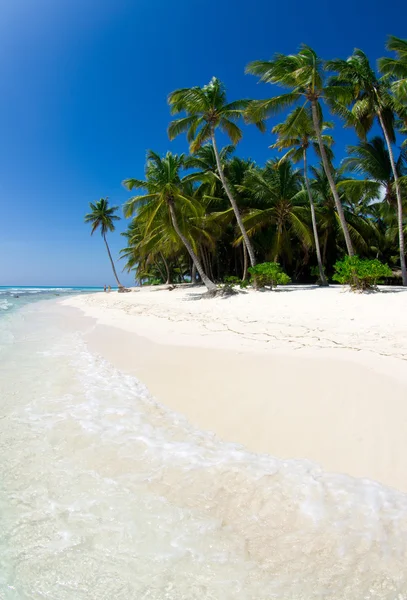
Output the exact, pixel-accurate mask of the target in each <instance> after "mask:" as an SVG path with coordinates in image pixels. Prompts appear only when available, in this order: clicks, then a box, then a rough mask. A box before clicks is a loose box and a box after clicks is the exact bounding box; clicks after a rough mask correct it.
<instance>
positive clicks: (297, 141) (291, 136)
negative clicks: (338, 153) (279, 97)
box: [271, 107, 333, 286]
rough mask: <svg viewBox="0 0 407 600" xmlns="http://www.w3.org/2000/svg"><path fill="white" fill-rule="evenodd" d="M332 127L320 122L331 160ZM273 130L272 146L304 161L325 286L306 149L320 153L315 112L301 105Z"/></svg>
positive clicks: (323, 279)
mask: <svg viewBox="0 0 407 600" xmlns="http://www.w3.org/2000/svg"><path fill="white" fill-rule="evenodd" d="M331 126H332V125H331V124H330V123H322V125H321V137H322V142H323V144H324V146H325V151H326V153H327V155H328V156H329V158H330V159H331V151H330V148H329V147H330V146H331V145H332V143H333V139H332V137H331V136H330V135H327V134H324V131H325V130H326V129H328V128H330V127H331ZM272 131H273V133H276V134H277V135H278V139H277V142H276V143H275V144H273V145H272V146H271V147H272V148H277V150H280V151H281V150H287V149H288V151H287V152H286V153H285V155H284V156H283V158H282V159H281V160H287V159H288V158H290V159H291V160H292V161H293V162H298V161H300V160H302V161H303V163H304V180H305V187H306V189H307V194H308V200H309V204H310V209H311V220H312V229H313V233H314V241H315V251H316V255H317V262H318V270H319V280H320V284H321V285H322V286H327V285H328V281H327V279H326V277H325V272H324V267H323V264H322V258H321V249H320V245H319V237H318V227H317V219H316V216H315V206H314V201H313V199H312V191H311V187H310V182H309V177H308V161H307V152H308V149H309V147H310V146H311V147H312V148H313V150H314V152H315V153H316V154H317V155H319V154H320V153H319V144H318V139H317V137H316V135H315V129H314V126H313V123H312V115H311V114H310V112H309V111H305V110H302V108H300V107H297V108H295V109H294V111H293V112H292V113H291V114H289V115H288V117H287V119H286V121H285V122H284V123H280V124H279V125H276V126H275V127H273V129H272Z"/></svg>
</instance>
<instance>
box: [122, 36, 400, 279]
mask: <svg viewBox="0 0 407 600" xmlns="http://www.w3.org/2000/svg"><path fill="white" fill-rule="evenodd" d="M387 48H388V50H389V51H390V52H391V53H392V56H387V57H386V58H383V59H380V60H379V61H378V66H379V69H376V67H375V65H372V64H371V63H370V62H369V60H368V58H367V56H366V55H365V54H364V53H363V51H362V50H355V51H354V53H353V54H352V55H351V56H350V57H348V58H333V59H331V60H328V61H325V60H324V59H323V58H321V57H319V56H318V55H317V54H316V52H315V51H314V50H313V49H312V48H311V47H309V46H306V45H303V46H301V47H300V49H299V50H298V51H297V52H296V53H293V54H289V55H284V54H274V56H272V58H271V59H269V60H267V59H266V60H265V59H262V60H257V61H252V62H251V63H249V64H248V65H247V67H246V72H247V73H249V74H251V75H254V76H256V77H257V78H258V81H259V83H260V84H263V85H264V90H265V92H266V93H265V99H264V100H251V99H248V98H244V99H239V98H238V99H230V100H229V99H228V98H227V91H226V87H225V85H224V83H223V82H221V81H220V80H219V79H217V78H216V77H214V78H212V79H211V81H210V82H209V83H208V84H207V85H204V86H199V85H197V86H195V87H185V88H180V89H177V90H175V91H174V92H172V93H170V94H169V96H168V103H169V108H170V113H171V114H172V115H173V116H174V117H175V119H173V120H172V121H170V123H169V127H168V135H169V138H170V139H173V138H175V137H177V136H178V135H180V134H185V135H186V139H187V142H188V143H189V155H174V154H171V153H167V154H166V155H164V156H162V155H160V154H156V153H154V152H151V151H150V152H149V154H148V156H147V164H146V171H145V173H146V176H145V178H144V179H142V180H138V179H128V180H125V182H124V184H125V186H126V187H127V189H129V190H130V191H133V192H134V191H135V190H142V192H140V193H138V195H136V196H133V197H132V198H130V199H129V200H128V202H127V203H126V205H125V209H124V210H125V216H126V217H127V218H129V219H130V223H129V228H128V231H127V232H125V234H124V235H125V238H126V248H124V250H123V253H122V256H123V259H124V260H125V261H126V263H125V268H126V269H127V270H130V271H134V273H135V276H136V278H138V279H140V280H141V281H166V282H170V281H173V282H176V281H179V282H180V281H190V280H191V279H192V280H193V281H195V278H196V274H197V273H198V274H199V275H200V277H201V278H202V279H203V281H204V282H205V283H206V284H207V286H209V287H210V286H211V284H212V285H213V283H214V282H220V281H223V280H225V278H227V277H231V276H232V277H238V278H243V279H244V278H246V277H247V271H248V266H250V264H251V265H252V266H253V265H255V264H256V263H262V262H265V261H276V262H279V263H280V264H281V265H282V267H283V268H284V269H285V270H286V272H287V273H288V274H289V275H290V277H291V278H292V279H293V280H294V281H312V280H315V278H316V277H317V278H318V280H319V282H320V283H321V284H326V283H327V282H328V280H329V278H330V276H331V275H332V273H333V267H334V264H335V261H337V260H339V259H341V258H343V256H344V255H346V254H349V255H352V254H354V253H357V254H358V255H359V256H361V257H366V258H377V257H378V258H380V260H382V261H384V262H387V263H388V264H389V265H390V266H391V267H393V270H394V272H395V273H396V272H397V271H399V270H400V267H401V272H402V274H403V283H406V280H405V279H404V273H405V247H404V233H405V231H406V228H407V225H406V222H407V168H406V162H407V161H406V154H405V150H402V147H403V145H405V142H406V134H407V91H406V90H407V87H406V81H407V41H406V40H402V39H400V38H396V37H394V36H390V37H389V40H388V45H387ZM267 91H268V92H269V95H268V97H267ZM331 115H332V117H334V120H333V121H332V120H330V119H331ZM338 119H339V120H341V121H342V125H343V126H345V127H351V128H353V129H354V132H355V140H357V138H359V142H358V143H355V144H353V145H352V146H350V147H348V148H339V149H338V148H337V147H336V144H335V128H334V125H335V126H337V125H338ZM374 122H376V123H377V124H378V126H379V128H380V129H381V135H377V132H376V131H375V132H374V133H375V135H372V134H371V133H372V132H371V129H372V127H373V125H374ZM253 125H257V126H258V127H259V128H260V129H261V130H262V131H265V130H266V129H267V130H268V131H271V135H272V136H273V137H271V138H270V137H269V136H270V133H268V134H267V136H268V137H265V139H264V143H265V144H267V145H268V146H270V148H271V150H270V159H269V160H268V161H267V162H266V164H264V165H261V164H256V163H254V162H253V161H252V160H251V159H250V157H243V156H241V155H239V147H240V146H239V142H240V141H241V139H242V138H243V136H244V134H245V130H246V128H247V127H250V126H253ZM222 136H223V137H222ZM221 138H222V139H223V140H225V141H226V140H227V141H228V142H229V143H230V145H225V146H224V147H221V146H219V140H220V139H221ZM272 152H273V153H274V154H272ZM344 152H345V153H346V157H345V159H343V160H342V161H341V162H340V163H338V162H337V161H336V159H335V155H336V156H338V155H339V156H343V154H344ZM276 153H277V154H276Z"/></svg>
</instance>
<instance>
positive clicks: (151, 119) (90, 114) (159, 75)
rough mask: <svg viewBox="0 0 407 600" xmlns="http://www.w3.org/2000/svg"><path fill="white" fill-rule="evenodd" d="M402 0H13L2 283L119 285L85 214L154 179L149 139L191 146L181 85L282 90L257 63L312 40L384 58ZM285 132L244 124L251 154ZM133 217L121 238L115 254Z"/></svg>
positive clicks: (1, 164)
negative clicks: (176, 95) (177, 135)
mask: <svg viewBox="0 0 407 600" xmlns="http://www.w3.org/2000/svg"><path fill="white" fill-rule="evenodd" d="M396 5H398V8H397V10H386V9H384V8H385V7H384V5H383V2H379V0H369V1H368V0H361V1H360V2H356V3H355V2H353V1H351V0H344V1H342V2H340V3H332V2H327V1H326V0H325V1H322V0H314V1H313V2H298V1H294V2H293V1H292V2H278V3H277V2H270V0H251V1H248V0H218V1H217V2H214V3H211V2H204V1H201V0H178V1H177V2H175V3H174V2H169V1H168V0H154V1H153V0H12V2H11V1H10V0H0V9H1V20H0V46H1V50H0V81H1V83H2V85H1V90H2V91H1V94H0V202H1V207H2V211H1V213H2V218H1V224H0V227H1V231H0V285H11V284H15V285H24V284H27V285H30V284H37V285H47V284H49V285H63V284H66V285H103V284H104V283H107V284H108V283H111V284H113V277H112V274H111V271H110V267H109V263H108V259H107V256H106V252H105V248H104V246H103V243H102V240H101V239H100V238H99V236H97V237H95V236H94V237H93V238H91V237H90V235H89V231H88V229H87V227H86V226H85V225H84V224H83V215H84V213H85V212H86V211H87V208H88V203H89V202H90V201H93V200H96V199H98V198H100V197H104V196H109V198H110V200H111V201H112V203H114V204H117V205H122V204H123V202H124V201H125V200H126V199H127V198H128V193H127V192H126V190H124V188H123V187H122V185H121V182H122V180H123V179H125V178H127V177H139V176H142V175H143V169H144V159H145V153H146V150H147V149H148V148H152V149H154V150H155V151H157V152H159V153H164V152H165V151H166V150H167V149H171V150H172V151H175V152H180V151H186V150H187V146H186V142H185V140H184V139H178V140H175V141H174V142H171V143H170V142H169V141H168V138H167V135H166V127H167V125H168V121H169V112H168V108H167V105H166V97H167V94H168V93H169V92H170V91H172V90H173V89H175V88H178V87H184V86H191V85H203V84H205V83H207V82H208V81H209V79H210V78H211V77H212V76H213V75H216V76H217V77H219V78H220V79H222V80H223V81H224V82H225V83H226V86H227V90H228V96H229V98H230V99H231V100H233V99H237V98H241V97H257V98H260V97H267V96H270V95H272V93H274V92H272V88H271V86H265V85H258V84H257V83H256V79H255V78H254V77H251V76H248V75H244V67H245V65H246V64H247V63H248V62H249V61H251V60H255V59H260V58H269V57H271V56H272V54H273V53H274V52H276V51H278V52H283V53H288V52H294V51H295V50H296V49H297V47H298V45H299V44H300V43H301V42H304V43H307V44H309V45H311V46H313V47H314V48H315V49H316V50H317V52H318V53H319V54H320V55H321V56H322V57H324V58H333V57H346V56H348V55H349V54H350V53H351V52H352V49H353V48H354V47H355V46H358V47H361V48H362V49H363V50H364V51H365V52H366V53H367V54H368V55H369V56H370V57H371V58H372V59H374V60H375V59H376V58H377V57H379V56H382V55H383V54H384V53H385V52H384V43H385V39H386V36H387V35H388V34H389V33H392V34H394V35H398V36H400V37H405V36H406V31H405V22H406V17H407V5H406V4H404V5H403V3H402V2H401V1H400V0H396V1H394V0H391V2H390V5H389V6H390V7H393V9H396ZM383 9H384V10H383ZM395 14H397V21H396V22H394V15H395ZM270 127H271V123H270ZM334 135H335V139H336V144H335V153H336V156H337V158H338V159H340V158H341V155H342V154H343V151H344V148H345V146H346V144H347V143H352V142H353V141H354V138H353V135H352V133H351V132H350V131H347V130H343V129H342V128H341V126H339V127H337V128H336V129H335V131H334ZM272 142H273V138H272V136H271V135H270V134H267V135H262V134H260V133H259V132H258V131H257V130H256V129H255V128H253V127H245V129H244V139H243V141H242V142H241V144H240V145H239V147H238V153H239V154H241V155H244V156H247V157H248V156H250V157H251V158H253V159H255V160H256V161H258V162H263V161H265V160H266V159H267V158H269V157H270V155H271V154H270V150H268V146H269V145H270V143H272ZM125 227H126V223H125V221H122V222H121V223H120V224H119V227H118V231H117V232H116V233H115V234H112V235H111V237H110V241H111V246H112V250H113V253H114V255H115V256H116V257H117V256H118V252H119V249H120V248H121V247H122V246H123V238H122V237H121V236H120V235H119V232H120V231H123V229H125ZM120 269H121V264H120V263H119V270H120ZM131 281H132V278H131V276H127V275H123V282H124V283H126V284H129V283H130V282H131Z"/></svg>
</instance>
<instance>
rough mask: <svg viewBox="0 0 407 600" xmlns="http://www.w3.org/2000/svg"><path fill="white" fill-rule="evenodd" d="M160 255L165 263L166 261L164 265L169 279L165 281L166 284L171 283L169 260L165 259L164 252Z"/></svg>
mask: <svg viewBox="0 0 407 600" xmlns="http://www.w3.org/2000/svg"><path fill="white" fill-rule="evenodd" d="M160 255H161V258H162V259H163V263H164V266H165V271H166V273H167V281H166V282H165V283H166V284H170V283H171V274H170V269H169V267H168V263H167V261H166V259H165V256H164V254H163V253H162V252H160Z"/></svg>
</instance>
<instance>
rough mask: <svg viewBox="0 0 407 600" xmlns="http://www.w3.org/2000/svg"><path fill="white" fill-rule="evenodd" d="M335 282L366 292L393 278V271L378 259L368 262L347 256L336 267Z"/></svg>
mask: <svg viewBox="0 0 407 600" xmlns="http://www.w3.org/2000/svg"><path fill="white" fill-rule="evenodd" d="M334 269H335V274H334V276H333V280H334V281H337V282H338V283H342V284H349V285H350V287H351V289H352V290H355V291H356V290H358V291H361V292H363V291H365V290H370V289H374V288H375V287H376V286H377V284H378V283H380V282H381V281H382V280H383V279H384V278H386V277H392V271H391V269H390V267H389V266H388V265H386V264H383V263H381V262H380V261H379V260H377V258H375V259H374V260H367V259H362V258H359V257H358V256H346V257H345V258H344V259H343V260H339V261H338V262H336V263H335V265H334Z"/></svg>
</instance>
